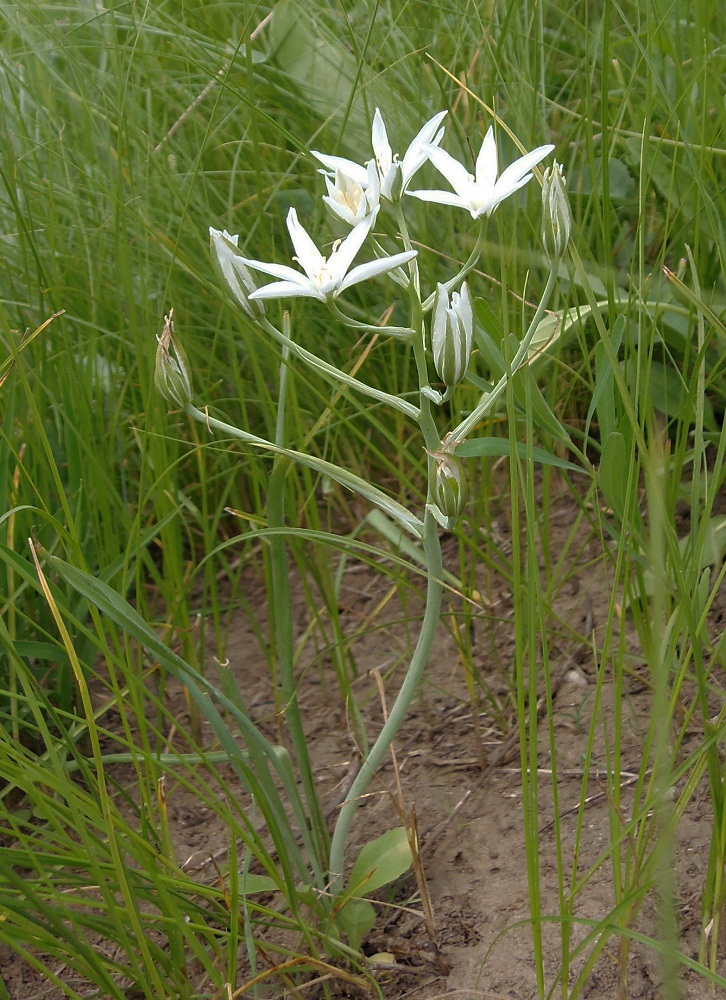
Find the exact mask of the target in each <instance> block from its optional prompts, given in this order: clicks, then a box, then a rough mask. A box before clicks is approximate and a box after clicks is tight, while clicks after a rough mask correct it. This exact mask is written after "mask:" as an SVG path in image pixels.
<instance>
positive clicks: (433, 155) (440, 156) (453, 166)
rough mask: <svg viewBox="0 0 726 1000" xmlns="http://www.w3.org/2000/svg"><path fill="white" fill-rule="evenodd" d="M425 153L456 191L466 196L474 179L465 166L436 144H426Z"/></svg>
mask: <svg viewBox="0 0 726 1000" xmlns="http://www.w3.org/2000/svg"><path fill="white" fill-rule="evenodd" d="M426 155H427V156H428V158H429V159H430V160H431V162H432V163H433V165H434V166H435V167H436V169H437V170H438V171H439V173H441V174H443V175H444V177H445V178H446V180H447V181H448V182H449V184H451V186H452V188H453V189H454V190H455V191H456V193H457V194H459V195H461V197H462V198H464V197H466V195H465V192H466V190H467V189H468V188H469V186H470V185H471V184H472V183H473V181H474V178H473V177H472V175H471V174H470V173H469V171H468V170H467V169H466V167H464V166H462V164H461V163H459V161H458V160H455V159H454V157H453V156H451V155H450V154H449V153H447V152H446V151H445V150H443V149H439V147H438V146H427V147H426Z"/></svg>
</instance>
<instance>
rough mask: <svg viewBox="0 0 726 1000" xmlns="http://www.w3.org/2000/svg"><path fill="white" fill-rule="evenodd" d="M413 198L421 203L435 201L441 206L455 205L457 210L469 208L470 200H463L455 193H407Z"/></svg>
mask: <svg viewBox="0 0 726 1000" xmlns="http://www.w3.org/2000/svg"><path fill="white" fill-rule="evenodd" d="M406 194H410V195H411V197H412V198H419V199H420V200H421V201H435V202H437V203H438V204H439V205H455V206H456V207H457V208H466V209H468V208H469V199H468V198H462V197H460V196H459V195H458V194H454V192H453V191H425V190H424V191H407V192H406Z"/></svg>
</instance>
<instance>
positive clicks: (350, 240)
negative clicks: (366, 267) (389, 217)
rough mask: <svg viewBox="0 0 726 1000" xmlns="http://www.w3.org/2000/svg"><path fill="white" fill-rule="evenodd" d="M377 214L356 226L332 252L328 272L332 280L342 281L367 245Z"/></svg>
mask: <svg viewBox="0 0 726 1000" xmlns="http://www.w3.org/2000/svg"><path fill="white" fill-rule="evenodd" d="M374 219H375V213H374V212H373V213H371V214H370V215H367V216H366V217H365V219H363V221H362V222H359V223H358V225H357V226H355V227H354V228H353V229H352V230H351V232H350V234H349V235H348V236H346V238H345V239H344V240H343V242H342V243H341V244H340V246H339V247H338V248H337V249H336V250H334V251H333V252H332V254H331V255H330V260H329V261H328V270H329V272H330V275H331V277H332V278H334V279H335V280H336V281H341V280H342V278H343V277H344V276H345V273H346V271H347V270H348V268H349V267H350V265H351V264H352V263H353V259H354V258H355V255H356V254H357V253H358V251H359V250H360V248H361V247H362V246H363V244H364V243H365V240H366V237H367V236H368V233H369V232H370V231H371V226H372V225H373V220H374Z"/></svg>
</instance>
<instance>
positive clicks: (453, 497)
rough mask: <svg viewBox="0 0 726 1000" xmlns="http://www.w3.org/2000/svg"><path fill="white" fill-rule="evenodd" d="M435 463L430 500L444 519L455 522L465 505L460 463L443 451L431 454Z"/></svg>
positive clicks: (465, 492) (464, 482)
mask: <svg viewBox="0 0 726 1000" xmlns="http://www.w3.org/2000/svg"><path fill="white" fill-rule="evenodd" d="M432 458H433V459H434V461H435V462H436V471H435V473H434V484H433V490H432V498H433V501H434V503H435V504H436V506H437V507H438V509H439V511H440V512H441V514H442V515H443V517H445V518H449V520H456V519H457V518H458V517H459V516H460V514H461V512H462V511H463V509H464V504H465V503H466V494H467V489H466V477H465V476H464V470H463V468H462V466H461V462H459V460H458V459H457V458H455V457H454V456H453V455H452V454H450V453H449V452H445V451H437V452H433V453H432Z"/></svg>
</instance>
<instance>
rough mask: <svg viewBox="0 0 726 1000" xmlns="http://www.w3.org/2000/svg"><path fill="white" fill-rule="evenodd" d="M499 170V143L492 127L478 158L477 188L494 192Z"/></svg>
mask: <svg viewBox="0 0 726 1000" xmlns="http://www.w3.org/2000/svg"><path fill="white" fill-rule="evenodd" d="M497 169H498V165H497V143H496V139H495V138H494V129H493V128H492V127H491V125H490V126H489V128H488V129H487V134H486V135H485V136H484V141H483V142H482V144H481V149H480V150H479V155H478V156H477V158H476V183H477V187H481V188H483V189H484V190H485V191H487V192H490V191H492V190H493V188H494V184H495V182H496V179H497Z"/></svg>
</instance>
